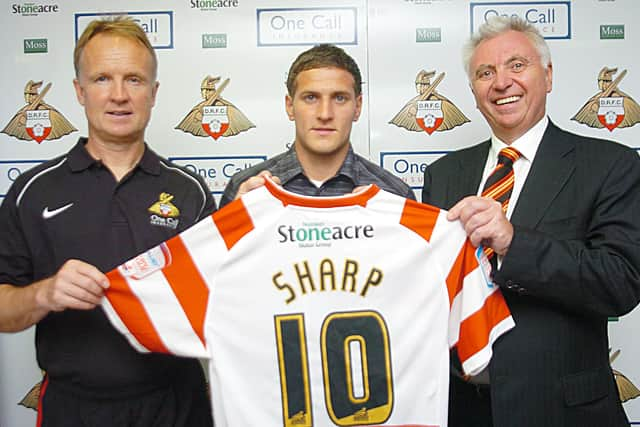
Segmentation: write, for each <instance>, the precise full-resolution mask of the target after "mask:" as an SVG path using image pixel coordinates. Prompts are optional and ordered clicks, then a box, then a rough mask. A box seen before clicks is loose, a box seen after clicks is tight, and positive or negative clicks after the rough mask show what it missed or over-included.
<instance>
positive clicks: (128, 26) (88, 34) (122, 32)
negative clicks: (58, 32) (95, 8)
mask: <svg viewBox="0 0 640 427" xmlns="http://www.w3.org/2000/svg"><path fill="white" fill-rule="evenodd" d="M98 34H109V35H112V36H119V37H123V38H125V39H129V40H133V41H137V42H139V43H140V44H142V45H143V46H144V47H145V49H147V51H149V54H150V55H151V58H152V60H153V77H154V79H155V77H156V75H157V73H158V58H157V57H156V51H155V50H154V49H153V46H151V43H150V42H149V39H148V38H147V35H146V34H145V32H144V30H143V29H142V27H140V25H138V24H137V23H136V22H135V21H134V20H133V19H131V18H130V17H128V16H126V15H117V16H114V17H110V18H105V19H96V20H94V21H91V22H90V23H89V25H87V28H85V29H84V31H83V32H82V35H81V36H80V38H79V39H78V42H77V43H76V47H75V49H74V51H73V66H74V68H75V70H76V77H78V76H79V74H80V57H81V56H82V51H83V50H84V48H85V46H86V45H87V43H89V41H90V40H91V39H92V38H94V37H95V36H97V35H98Z"/></svg>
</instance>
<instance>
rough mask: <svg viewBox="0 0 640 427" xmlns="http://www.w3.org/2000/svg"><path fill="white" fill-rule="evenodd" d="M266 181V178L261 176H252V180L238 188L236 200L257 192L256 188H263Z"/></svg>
mask: <svg viewBox="0 0 640 427" xmlns="http://www.w3.org/2000/svg"><path fill="white" fill-rule="evenodd" d="M264 180H265V178H264V176H260V175H256V176H252V177H251V178H249V179H247V180H246V181H245V182H243V183H242V184H240V187H238V193H237V194H236V197H235V198H236V199H239V198H240V197H242V196H244V195H245V194H247V193H248V192H250V191H252V190H255V189H256V188H259V187H262V186H263V185H264Z"/></svg>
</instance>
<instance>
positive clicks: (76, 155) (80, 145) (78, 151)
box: [68, 137, 160, 175]
mask: <svg viewBox="0 0 640 427" xmlns="http://www.w3.org/2000/svg"><path fill="white" fill-rule="evenodd" d="M86 143H87V138H86V137H80V138H79V139H78V142H77V143H76V145H75V146H74V147H73V148H72V149H71V151H69V155H68V160H69V167H70V168H71V171H72V172H80V171H83V170H86V169H89V168H90V167H91V166H92V165H95V164H97V163H98V161H97V160H96V159H94V158H93V157H91V155H90V154H89V152H88V151H87V149H86V148H85V144H86ZM159 160H160V158H159V156H158V155H157V154H156V153H155V152H154V151H153V150H151V149H150V148H149V147H148V146H147V144H146V143H145V144H144V153H143V154H142V158H141V159H140V161H139V162H138V165H137V167H140V169H142V170H143V171H145V172H146V173H148V174H151V175H160V161H159Z"/></svg>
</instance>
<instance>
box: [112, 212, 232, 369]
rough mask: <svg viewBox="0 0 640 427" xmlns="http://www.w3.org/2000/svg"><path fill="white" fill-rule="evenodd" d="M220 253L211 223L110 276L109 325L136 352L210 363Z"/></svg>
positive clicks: (199, 225) (204, 222) (206, 221)
mask: <svg viewBox="0 0 640 427" xmlns="http://www.w3.org/2000/svg"><path fill="white" fill-rule="evenodd" d="M220 251H225V252H226V248H225V247H224V242H222V239H221V237H220V235H219V233H218V230H217V228H216V226H215V224H214V221H213V220H212V217H207V218H205V219H203V220H202V221H200V222H198V223H197V224H196V225H195V226H194V227H192V228H190V229H188V230H186V231H184V232H182V233H180V234H179V235H178V236H175V237H174V238H172V239H170V240H168V241H166V242H164V243H162V244H161V245H159V246H156V247H155V248H152V249H150V250H148V251H146V252H144V253H142V254H140V255H138V256H136V257H135V258H133V259H131V260H129V261H127V262H125V263H124V264H122V265H120V266H118V267H117V268H115V269H114V270H112V271H110V272H109V273H107V277H108V278H109V282H110V286H109V288H108V289H107V291H106V292H105V297H104V299H103V303H102V307H103V309H104V311H105V312H106V314H107V316H108V318H109V320H110V321H111V323H112V324H113V325H114V326H115V327H116V329H118V331H119V332H120V333H122V334H123V335H124V336H125V337H126V338H127V339H128V340H129V342H130V343H131V345H132V346H133V347H135V348H136V349H137V350H138V351H141V352H160V353H170V354H175V355H179V356H187V357H199V358H207V357H209V352H208V351H207V342H206V336H205V319H206V315H207V309H208V304H209V293H210V286H211V283H212V280H211V277H215V271H216V269H217V268H218V265H219V263H218V260H219V259H220V258H222V257H223V254H221V253H220ZM204 253H208V254H209V256H201V254H204ZM216 253H217V255H216Z"/></svg>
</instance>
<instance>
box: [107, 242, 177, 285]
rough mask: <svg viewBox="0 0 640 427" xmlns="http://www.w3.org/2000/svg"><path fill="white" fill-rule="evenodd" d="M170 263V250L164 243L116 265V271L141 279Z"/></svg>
mask: <svg viewBox="0 0 640 427" xmlns="http://www.w3.org/2000/svg"><path fill="white" fill-rule="evenodd" d="M170 264H171V251H169V247H168V246H167V245H166V243H162V244H161V245H159V246H156V247H155V248H151V249H149V250H148V251H146V252H145V253H143V254H140V255H138V256H137V257H135V258H133V259H130V260H129V261H127V262H125V263H124V264H122V265H120V266H119V267H118V271H119V272H120V274H122V275H123V276H125V277H129V278H131V279H136V280H139V279H142V278H144V277H146V276H148V275H150V274H152V273H154V272H156V271H158V270H162V269H163V268H164V267H167V266H168V265H170Z"/></svg>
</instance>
